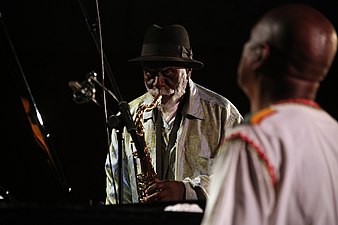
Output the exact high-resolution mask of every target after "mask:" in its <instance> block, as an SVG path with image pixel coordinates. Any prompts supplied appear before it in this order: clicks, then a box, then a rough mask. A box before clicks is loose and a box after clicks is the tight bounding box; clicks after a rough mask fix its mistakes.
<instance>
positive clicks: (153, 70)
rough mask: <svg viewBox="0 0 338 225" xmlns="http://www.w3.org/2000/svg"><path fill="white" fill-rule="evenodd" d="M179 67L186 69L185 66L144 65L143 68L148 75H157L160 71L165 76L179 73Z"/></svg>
mask: <svg viewBox="0 0 338 225" xmlns="http://www.w3.org/2000/svg"><path fill="white" fill-rule="evenodd" d="M178 69H184V68H183V67H172V66H170V67H163V68H147V67H144V68H143V70H144V72H145V73H146V74H147V75H150V76H157V75H158V74H159V73H161V74H162V76H164V77H171V76H173V75H175V74H177V70H178Z"/></svg>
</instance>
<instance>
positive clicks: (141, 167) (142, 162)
mask: <svg viewBox="0 0 338 225" xmlns="http://www.w3.org/2000/svg"><path fill="white" fill-rule="evenodd" d="M161 99H162V95H160V94H158V95H157V96H156V97H155V98H154V100H153V101H152V103H150V104H149V105H147V104H142V105H140V107H139V108H138V109H137V111H136V117H135V121H134V122H135V125H136V133H137V135H138V137H139V139H140V142H141V144H142V146H143V147H144V149H143V150H144V154H143V157H141V156H140V155H139V154H138V152H137V151H136V152H133V158H134V165H135V174H136V184H137V193H138V199H139V201H140V202H144V198H145V197H146V194H145V190H146V189H147V188H148V187H149V186H150V185H151V184H152V183H154V182H155V178H156V176H157V174H156V172H155V170H154V167H153V164H152V162H151V158H150V150H149V147H147V144H146V142H145V137H144V126H143V114H144V112H148V111H151V110H153V109H154V108H155V107H156V106H158V105H159V104H160V103H161Z"/></svg>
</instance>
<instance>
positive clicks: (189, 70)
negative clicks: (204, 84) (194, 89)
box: [186, 68, 192, 77]
mask: <svg viewBox="0 0 338 225" xmlns="http://www.w3.org/2000/svg"><path fill="white" fill-rule="evenodd" d="M186 71H187V74H188V76H189V77H190V76H191V72H192V68H186Z"/></svg>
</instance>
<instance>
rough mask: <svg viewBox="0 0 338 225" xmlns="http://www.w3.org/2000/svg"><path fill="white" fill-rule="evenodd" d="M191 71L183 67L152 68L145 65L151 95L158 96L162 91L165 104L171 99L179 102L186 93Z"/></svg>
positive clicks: (146, 82) (145, 80)
mask: <svg viewBox="0 0 338 225" xmlns="http://www.w3.org/2000/svg"><path fill="white" fill-rule="evenodd" d="M189 71H190V70H189V69H186V68H183V67H174V66H168V67H160V68H156V67H153V68H151V67H149V66H144V68H143V74H144V83H145V85H146V88H147V90H148V92H149V93H150V94H151V95H153V96H156V95H157V94H158V93H159V92H160V94H161V95H162V103H163V104H165V103H166V102H168V101H169V100H170V101H171V102H177V101H179V100H180V99H181V97H182V96H183V95H184V93H185V89H186V86H187V84H188V81H189V77H190V72H189Z"/></svg>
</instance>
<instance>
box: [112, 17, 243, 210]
mask: <svg viewBox="0 0 338 225" xmlns="http://www.w3.org/2000/svg"><path fill="white" fill-rule="evenodd" d="M130 61H132V62H139V63H141V65H142V68H143V75H144V83H145V86H146V89H147V92H146V93H145V94H144V95H142V96H140V97H138V98H136V99H135V100H133V101H131V102H130V103H129V106H130V112H131V115H132V116H133V118H134V119H136V118H138V119H137V121H138V124H137V126H142V129H143V134H142V138H143V140H144V141H145V143H146V148H145V150H146V151H147V152H148V154H149V157H150V161H149V162H150V163H151V164H152V166H153V168H154V171H155V175H154V176H156V178H155V179H154V180H152V181H151V183H150V184H149V185H147V186H146V187H145V190H144V193H145V197H144V198H142V202H152V201H185V200H205V199H207V198H208V185H209V176H210V175H211V173H212V171H211V169H212V164H213V161H214V158H215V157H216V155H217V147H218V146H219V145H220V141H221V140H222V139H223V137H224V136H225V135H226V133H227V132H228V131H229V130H230V129H231V128H232V127H234V126H236V125H238V124H239V123H241V121H242V120H243V118H242V116H241V114H240V113H239V112H238V110H237V108H236V107H235V106H234V105H233V104H232V103H231V102H230V101H229V100H228V99H226V98H225V97H223V96H221V95H219V94H217V93H215V92H213V91H211V90H208V89H207V88H204V87H202V86H200V85H198V84H196V83H195V82H193V80H192V79H191V74H192V70H193V69H200V68H202V67H203V63H202V62H200V61H197V60H194V59H193V58H192V50H191V47H190V40H189V36H188V32H187V30H186V29H185V28H184V27H183V26H181V25H178V24H174V25H170V26H166V27H161V26H158V25H152V26H150V27H149V28H148V30H147V32H146V34H145V37H144V42H143V46H142V52H141V56H139V57H137V58H134V59H132V60H130ZM157 96H161V97H160V101H157V98H155V97H157ZM155 101H156V105H154V102H155ZM147 106H149V107H148V108H151V109H150V110H147V109H144V110H142V113H140V110H139V109H140V108H147ZM150 106H151V107H150ZM139 117H141V119H140V118H139ZM122 147H123V151H122V152H123V156H122V161H123V163H122V182H120V181H119V176H118V174H119V169H118V168H119V167H118V140H117V132H116V130H115V129H113V130H112V142H111V145H110V149H109V151H110V152H109V154H108V156H107V160H106V165H105V168H106V175H107V184H106V193H107V197H106V204H117V203H120V204H127V203H137V202H140V198H139V192H138V190H139V189H138V188H139V185H140V184H139V180H138V179H137V176H138V174H137V172H135V169H136V168H135V167H137V165H136V164H135V155H134V153H135V151H136V149H135V147H134V145H133V140H132V138H131V136H130V135H129V133H128V132H127V131H126V130H125V131H124V132H123V144H122ZM120 188H122V190H123V193H122V196H121V200H122V201H121V202H117V201H118V199H119V196H118V193H119V190H120ZM116 198H117V199H116Z"/></svg>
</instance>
